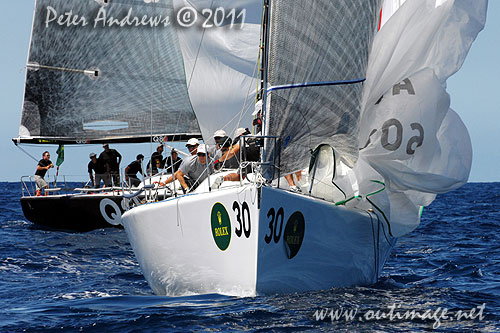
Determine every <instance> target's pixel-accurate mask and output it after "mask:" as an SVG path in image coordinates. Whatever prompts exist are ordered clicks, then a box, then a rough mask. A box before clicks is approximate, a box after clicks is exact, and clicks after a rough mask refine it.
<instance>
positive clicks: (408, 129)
mask: <svg viewBox="0 0 500 333" xmlns="http://www.w3.org/2000/svg"><path fill="white" fill-rule="evenodd" d="M486 8H487V0H448V1H442V0H439V1H436V0H407V1H406V2H404V4H403V5H402V6H401V7H400V8H399V9H398V10H397V11H395V12H394V14H393V15H392V16H391V17H390V19H388V20H387V22H385V25H384V26H383V27H382V29H381V30H380V31H379V33H378V34H377V35H376V37H375V39H374V43H373V47H372V51H371V54H370V59H369V64H368V71H367V76H366V83H365V86H364V92H363V104H362V113H361V124H360V134H359V144H360V149H361V150H360V156H359V160H358V163H357V165H356V166H355V169H354V171H355V173H356V175H357V179H358V185H359V189H360V194H361V195H366V194H368V193H370V192H373V191H374V190H376V189H377V187H378V188H380V185H379V184H376V183H373V182H372V180H382V181H383V182H384V183H385V185H386V191H383V192H380V193H378V194H376V195H373V196H371V197H370V199H371V200H372V201H373V202H374V203H376V205H377V206H378V207H379V208H380V209H381V210H382V211H384V212H385V214H386V215H387V217H388V219H389V221H390V223H391V232H392V234H393V235H394V236H396V237H398V236H401V235H403V234H406V233H408V232H410V231H412V230H413V229H415V228H416V227H417V226H418V224H419V222H420V215H419V212H420V209H421V207H422V206H426V205H429V204H430V203H431V202H432V201H433V200H434V198H435V195H436V193H444V192H447V191H450V190H453V189H456V188H458V187H460V186H461V185H463V184H465V183H466V182H467V179H468V177H469V172H470V168H471V162H472V147H471V142H470V138H469V134H468V132H467V129H466V128H465V126H464V124H463V123H462V121H461V119H460V117H459V116H458V114H456V113H455V112H454V111H453V110H451V109H450V108H449V106H450V98H449V96H448V94H447V93H446V90H445V87H446V79H447V78H448V77H449V76H451V75H452V74H454V73H455V72H456V71H458V69H459V68H460V67H461V65H462V63H463V61H464V59H465V57H466V55H467V53H468V50H469V48H470V46H471V44H472V42H473V40H474V39H475V37H476V36H477V34H478V33H479V32H480V31H481V30H482V29H483V27H484V24H485V20H486Z"/></svg>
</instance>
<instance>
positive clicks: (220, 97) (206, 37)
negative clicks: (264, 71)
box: [174, 0, 262, 141]
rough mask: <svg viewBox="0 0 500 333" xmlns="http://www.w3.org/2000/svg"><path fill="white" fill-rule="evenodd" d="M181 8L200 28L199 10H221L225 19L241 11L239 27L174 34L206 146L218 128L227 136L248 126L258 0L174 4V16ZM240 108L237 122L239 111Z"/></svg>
mask: <svg viewBox="0 0 500 333" xmlns="http://www.w3.org/2000/svg"><path fill="white" fill-rule="evenodd" d="M185 7H193V8H196V9H197V10H198V11H199V12H198V21H199V23H203V22H204V21H205V20H206V19H205V18H204V17H203V16H201V15H200V12H201V11H202V10H203V9H211V10H212V12H213V13H215V11H216V9H217V8H219V7H221V8H223V9H224V12H225V14H226V17H227V15H228V14H229V12H230V11H231V10H232V9H235V15H239V14H240V13H241V11H242V10H243V9H245V14H244V15H245V20H244V22H243V25H240V24H235V25H234V26H233V27H232V28H230V27H229V26H228V25H225V26H223V27H216V26H214V27H211V28H206V29H202V28H201V27H200V26H199V25H198V26H197V25H195V26H192V27H185V28H183V27H176V29H177V33H178V36H179V41H180V45H181V50H182V54H183V58H184V65H185V71H186V79H187V82H188V87H189V97H190V100H191V104H192V106H193V109H194V111H195V114H196V117H197V119H198V123H199V125H200V128H201V131H202V134H203V138H204V139H205V140H206V141H207V140H208V141H210V140H211V138H212V135H213V133H214V132H215V131H216V130H218V129H224V130H225V131H226V132H227V133H228V134H229V135H231V134H232V133H233V132H234V130H235V129H236V128H237V127H250V126H251V121H252V115H251V114H252V112H253V111H254V103H255V91H256V87H257V82H256V76H257V73H258V69H257V68H256V64H257V61H258V56H259V41H260V17H261V16H262V14H261V13H262V0H235V1H230V2H228V1H220V0H219V1H217V0H214V1H210V0H174V8H175V12H176V13H178V11H179V10H180V9H181V8H185ZM220 13H221V11H219V15H220ZM219 17H220V16H219ZM241 17H242V16H241ZM241 17H240V18H241ZM212 19H214V17H213V16H212ZM226 23H227V22H226ZM207 24H214V22H212V21H209V22H207ZM244 106H246V107H245V110H244V112H243V114H242V115H241V120H240V111H241V110H242V109H243V108H244Z"/></svg>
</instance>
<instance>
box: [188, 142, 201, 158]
mask: <svg viewBox="0 0 500 333" xmlns="http://www.w3.org/2000/svg"><path fill="white" fill-rule="evenodd" d="M199 145H200V141H198V139H197V138H191V139H189V140H188V142H187V143H186V148H187V149H188V150H189V152H190V153H191V155H196V149H197V148H198V146H199Z"/></svg>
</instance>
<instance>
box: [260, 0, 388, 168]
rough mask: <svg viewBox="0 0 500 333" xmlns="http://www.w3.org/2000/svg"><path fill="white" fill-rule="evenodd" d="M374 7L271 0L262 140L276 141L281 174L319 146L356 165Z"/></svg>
mask: <svg viewBox="0 0 500 333" xmlns="http://www.w3.org/2000/svg"><path fill="white" fill-rule="evenodd" d="M379 9H380V7H379V1H378V0H342V1H330V0H316V1H300V0H294V1H291V0H273V1H271V10H270V13H271V14H270V33H269V34H270V40H269V61H268V76H267V79H268V87H267V90H268V92H269V95H268V96H269V99H268V109H269V111H268V112H267V116H266V135H273V136H277V137H279V138H280V139H281V145H282V147H281V159H280V166H279V167H280V170H281V172H282V174H287V173H290V172H292V171H296V170H299V169H303V168H305V167H306V166H307V165H308V163H309V159H310V157H311V154H310V153H311V151H312V150H313V149H315V148H316V147H317V146H319V145H320V144H329V145H331V146H333V147H335V148H336V150H337V151H339V152H340V154H341V157H342V158H343V160H344V161H345V162H346V164H348V165H351V166H352V165H353V164H354V162H355V161H356V159H357V152H358V143H357V131H358V124H359V116H360V103H361V94H362V89H363V87H362V82H363V81H364V78H365V73H366V66H367V64H368V53H369V50H370V45H371V41H372V36H373V34H374V32H375V31H376V28H377V24H378V10H379ZM270 153H271V154H272V152H270ZM269 156H271V155H269ZM266 159H267V158H266Z"/></svg>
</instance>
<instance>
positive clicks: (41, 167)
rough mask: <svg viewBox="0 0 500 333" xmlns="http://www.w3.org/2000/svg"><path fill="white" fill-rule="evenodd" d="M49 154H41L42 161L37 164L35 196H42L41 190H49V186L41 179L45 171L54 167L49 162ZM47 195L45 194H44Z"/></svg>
mask: <svg viewBox="0 0 500 333" xmlns="http://www.w3.org/2000/svg"><path fill="white" fill-rule="evenodd" d="M49 158H50V154H49V152H48V151H45V152H43V154H42V159H41V160H40V161H39V162H38V165H37V166H36V171H35V183H36V196H40V195H42V189H45V188H49V184H47V182H46V181H45V179H44V178H43V177H45V174H46V173H47V170H49V169H50V168H53V167H54V164H52V162H51V161H50V160H49ZM45 195H47V193H45Z"/></svg>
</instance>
